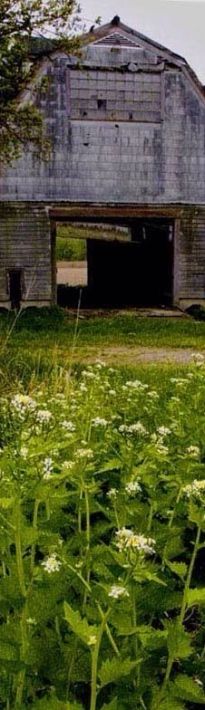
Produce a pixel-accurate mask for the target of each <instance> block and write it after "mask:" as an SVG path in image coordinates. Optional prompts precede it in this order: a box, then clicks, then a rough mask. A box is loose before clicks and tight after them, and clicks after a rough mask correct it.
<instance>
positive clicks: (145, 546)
mask: <svg viewBox="0 0 205 710" xmlns="http://www.w3.org/2000/svg"><path fill="white" fill-rule="evenodd" d="M116 538H117V542H116V546H117V547H118V549H119V550H120V552H122V551H123V550H134V551H137V552H139V553H140V554H144V555H153V554H154V552H155V550H154V545H155V540H153V539H152V538H151V537H144V535H138V534H136V533H133V531H132V530H130V529H129V528H121V530H118V531H117V532H116Z"/></svg>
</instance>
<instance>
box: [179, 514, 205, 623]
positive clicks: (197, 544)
mask: <svg viewBox="0 0 205 710" xmlns="http://www.w3.org/2000/svg"><path fill="white" fill-rule="evenodd" d="M200 537H201V528H200V527H198V528H197V534H196V540H195V543H194V549H193V553H192V556H191V561H190V565H189V569H188V574H187V578H186V582H185V586H184V594H183V599H182V606H181V612H180V617H179V621H180V623H181V624H183V621H184V617H185V613H186V605H187V592H188V590H189V587H190V584H191V579H192V574H193V569H194V565H195V561H196V556H197V552H198V546H199V542H200Z"/></svg>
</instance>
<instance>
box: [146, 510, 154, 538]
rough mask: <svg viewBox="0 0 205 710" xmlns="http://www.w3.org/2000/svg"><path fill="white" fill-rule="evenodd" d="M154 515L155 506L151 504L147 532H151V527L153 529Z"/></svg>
mask: <svg viewBox="0 0 205 710" xmlns="http://www.w3.org/2000/svg"><path fill="white" fill-rule="evenodd" d="M153 513H154V505H153V503H151V505H150V509H149V516H148V523H147V532H150V530H151V527H152V519H153Z"/></svg>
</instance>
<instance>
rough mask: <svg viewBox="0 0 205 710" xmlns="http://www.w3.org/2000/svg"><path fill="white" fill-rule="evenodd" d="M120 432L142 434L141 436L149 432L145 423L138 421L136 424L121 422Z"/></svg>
mask: <svg viewBox="0 0 205 710" xmlns="http://www.w3.org/2000/svg"><path fill="white" fill-rule="evenodd" d="M119 432H120V434H128V435H129V434H130V435H132V434H139V435H140V434H141V436H144V435H145V434H147V429H145V427H144V425H143V424H142V423H141V422H136V423H135V424H129V425H128V424H121V425H120V426H119Z"/></svg>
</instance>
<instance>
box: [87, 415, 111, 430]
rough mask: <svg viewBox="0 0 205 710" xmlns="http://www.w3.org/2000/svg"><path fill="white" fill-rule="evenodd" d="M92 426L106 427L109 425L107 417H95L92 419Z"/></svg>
mask: <svg viewBox="0 0 205 710" xmlns="http://www.w3.org/2000/svg"><path fill="white" fill-rule="evenodd" d="M91 423H92V426H93V427H96V428H97V427H106V426H107V425H108V422H107V419H103V418H102V417H95V419H92V422H91Z"/></svg>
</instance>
